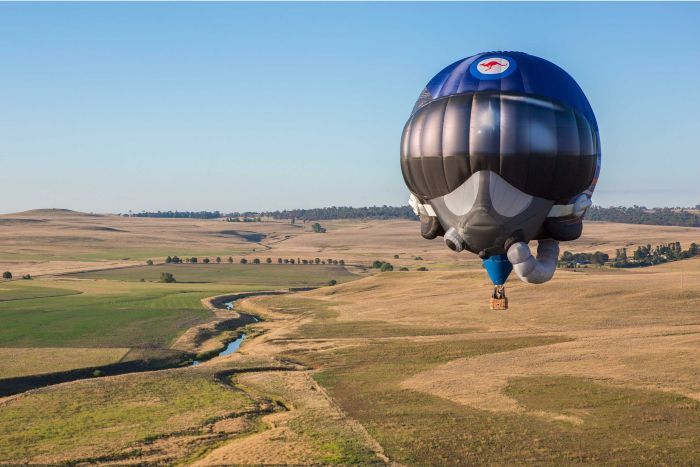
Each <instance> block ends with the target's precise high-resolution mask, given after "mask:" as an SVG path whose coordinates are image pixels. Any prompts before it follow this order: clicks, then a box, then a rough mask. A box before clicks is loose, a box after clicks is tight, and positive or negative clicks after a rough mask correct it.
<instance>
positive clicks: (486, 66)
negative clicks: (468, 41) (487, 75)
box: [479, 60, 507, 70]
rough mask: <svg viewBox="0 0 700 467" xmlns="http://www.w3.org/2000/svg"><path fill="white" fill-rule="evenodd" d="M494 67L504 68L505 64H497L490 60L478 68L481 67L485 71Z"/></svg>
mask: <svg viewBox="0 0 700 467" xmlns="http://www.w3.org/2000/svg"><path fill="white" fill-rule="evenodd" d="M496 65H498V66H506V65H507V63H501V62H497V61H496V60H491V61H490V62H486V63H482V64H481V65H479V66H483V67H484V68H485V69H486V70H490V69H491V68H493V67H495V66H496Z"/></svg>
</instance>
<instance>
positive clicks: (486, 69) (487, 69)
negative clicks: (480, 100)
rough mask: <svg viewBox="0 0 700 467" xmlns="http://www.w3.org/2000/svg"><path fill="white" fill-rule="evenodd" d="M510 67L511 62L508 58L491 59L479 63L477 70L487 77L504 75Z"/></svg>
mask: <svg viewBox="0 0 700 467" xmlns="http://www.w3.org/2000/svg"><path fill="white" fill-rule="evenodd" d="M509 67H510V62H509V61H508V59H506V58H498V57H489V58H485V59H483V60H481V61H480V62H479V63H477V65H476V68H477V69H478V70H479V71H480V72H481V73H483V74H485V75H497V74H500V73H503V72H504V71H506V70H507V69H508V68H509Z"/></svg>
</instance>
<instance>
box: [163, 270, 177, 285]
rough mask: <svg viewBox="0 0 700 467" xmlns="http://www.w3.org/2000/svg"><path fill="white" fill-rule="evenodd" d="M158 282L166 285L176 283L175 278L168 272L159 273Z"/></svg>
mask: <svg viewBox="0 0 700 467" xmlns="http://www.w3.org/2000/svg"><path fill="white" fill-rule="evenodd" d="M160 281H161V282H165V283H166V284H172V283H173V282H177V281H176V280H175V276H173V275H172V274H171V273H169V272H161V273H160Z"/></svg>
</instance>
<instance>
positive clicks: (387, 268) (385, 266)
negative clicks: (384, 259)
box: [380, 263, 394, 272]
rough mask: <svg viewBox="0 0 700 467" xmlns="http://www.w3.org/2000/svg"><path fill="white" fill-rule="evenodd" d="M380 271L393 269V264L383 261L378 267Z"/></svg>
mask: <svg viewBox="0 0 700 467" xmlns="http://www.w3.org/2000/svg"><path fill="white" fill-rule="evenodd" d="M380 270H381V271H382V272H387V271H393V270H394V266H392V265H391V263H384V264H382V267H381V269H380Z"/></svg>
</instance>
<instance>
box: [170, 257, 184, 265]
mask: <svg viewBox="0 0 700 467" xmlns="http://www.w3.org/2000/svg"><path fill="white" fill-rule="evenodd" d="M172 262H173V263H174V264H180V263H182V260H181V259H180V258H178V257H177V256H173V259H172Z"/></svg>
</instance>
